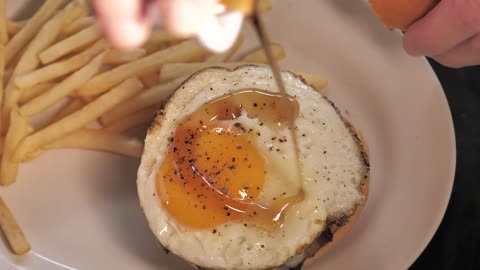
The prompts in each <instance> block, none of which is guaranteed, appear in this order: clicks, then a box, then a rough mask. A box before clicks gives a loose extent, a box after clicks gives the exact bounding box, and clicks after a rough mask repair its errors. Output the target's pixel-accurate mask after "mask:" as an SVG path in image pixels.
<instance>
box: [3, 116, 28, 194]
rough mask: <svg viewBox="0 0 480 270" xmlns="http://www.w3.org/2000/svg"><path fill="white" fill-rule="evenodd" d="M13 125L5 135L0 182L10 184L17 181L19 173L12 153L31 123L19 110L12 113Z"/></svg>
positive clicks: (25, 134)
mask: <svg viewBox="0 0 480 270" xmlns="http://www.w3.org/2000/svg"><path fill="white" fill-rule="evenodd" d="M10 120H11V123H12V124H11V125H10V128H9V129H8V132H7V135H6V136H5V145H4V149H3V150H4V151H3V155H2V164H1V170H0V184H1V185H10V184H13V183H14V182H15V178H16V177H17V173H18V162H17V161H14V160H12V155H13V153H14V151H15V148H16V147H17V145H18V144H19V142H20V141H21V140H22V139H23V138H25V136H27V134H28V132H29V129H30V127H29V125H28V122H27V119H26V118H24V117H22V116H20V114H19V112H18V111H17V110H13V111H12V112H11V114H10Z"/></svg>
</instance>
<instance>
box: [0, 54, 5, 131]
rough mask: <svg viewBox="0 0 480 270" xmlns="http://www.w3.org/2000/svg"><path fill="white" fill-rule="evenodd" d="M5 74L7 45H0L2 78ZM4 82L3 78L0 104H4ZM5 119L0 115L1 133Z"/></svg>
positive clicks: (0, 85) (0, 75)
mask: <svg viewBox="0 0 480 270" xmlns="http://www.w3.org/2000/svg"><path fill="white" fill-rule="evenodd" d="M4 74H5V46H3V45H0V78H4ZM3 90H4V83H3V80H1V81H0V104H3V93H4V91H3ZM2 126H3V121H2V117H0V134H1V133H2V132H1V131H2Z"/></svg>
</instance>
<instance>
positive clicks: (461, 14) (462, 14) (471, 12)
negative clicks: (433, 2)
mask: <svg viewBox="0 0 480 270" xmlns="http://www.w3.org/2000/svg"><path fill="white" fill-rule="evenodd" d="M479 14H480V0H443V1H440V3H439V4H438V5H437V6H436V7H435V8H434V9H433V10H432V11H431V12H430V13H428V14H427V15H426V16H425V17H424V18H423V19H421V20H419V21H418V22H416V23H414V24H413V25H412V26H410V27H409V28H408V29H407V31H406V33H405V36H404V48H405V50H406V51H407V52H408V53H409V54H411V55H429V56H432V55H439V54H442V53H445V52H447V51H448V50H450V49H452V48H453V47H455V46H456V45H458V44H460V43H462V42H463V41H465V40H467V39H469V38H471V37H472V36H474V35H475V34H476V33H478V32H480V15H479Z"/></svg>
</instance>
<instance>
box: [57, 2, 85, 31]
mask: <svg viewBox="0 0 480 270" xmlns="http://www.w3.org/2000/svg"><path fill="white" fill-rule="evenodd" d="M72 4H73V5H74V9H73V11H72V12H71V14H70V15H69V16H68V17H67V18H65V20H64V21H63V25H62V32H64V30H65V29H66V28H67V27H68V26H69V25H71V24H72V23H73V22H74V21H76V20H77V19H79V18H83V17H84V16H85V15H87V14H88V6H87V3H86V2H85V1H84V0H73V1H72Z"/></svg>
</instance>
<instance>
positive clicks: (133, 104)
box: [100, 77, 186, 126]
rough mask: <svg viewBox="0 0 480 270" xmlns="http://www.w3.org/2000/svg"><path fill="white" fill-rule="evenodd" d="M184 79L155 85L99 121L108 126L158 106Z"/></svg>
mask: <svg viewBox="0 0 480 270" xmlns="http://www.w3.org/2000/svg"><path fill="white" fill-rule="evenodd" d="M185 79H186V77H182V78H178V79H176V80H174V81H171V82H167V83H164V84H160V85H157V86H155V87H152V88H150V89H147V90H145V91H143V92H142V93H140V94H139V95H138V96H135V97H133V98H132V99H130V100H128V101H126V102H124V103H122V104H119V105H118V106H117V107H115V108H114V109H113V110H111V111H108V112H107V113H105V114H104V115H103V116H102V117H101V118H100V121H101V122H102V124H104V125H106V126H108V125H110V124H111V123H113V122H115V121H117V120H119V119H123V118H125V117H126V116H128V115H130V114H132V113H135V112H137V111H140V110H142V109H145V108H147V107H150V106H154V105H155V106H158V107H160V104H161V103H162V102H164V101H165V100H166V99H167V98H168V97H169V96H171V95H172V94H173V92H174V91H175V89H177V87H178V86H179V85H180V84H181V83H182V82H183V81H185Z"/></svg>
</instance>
